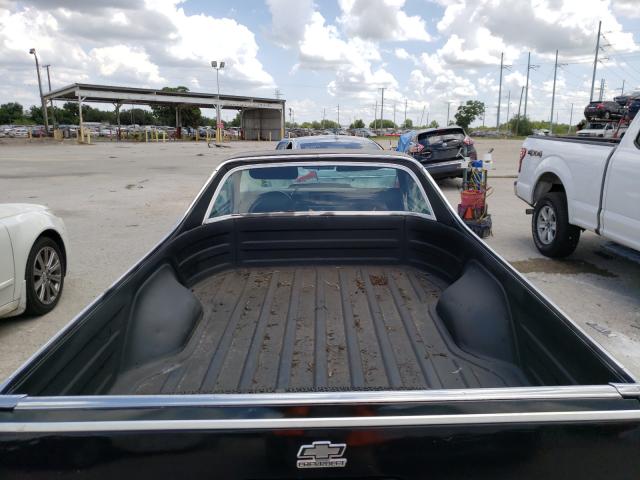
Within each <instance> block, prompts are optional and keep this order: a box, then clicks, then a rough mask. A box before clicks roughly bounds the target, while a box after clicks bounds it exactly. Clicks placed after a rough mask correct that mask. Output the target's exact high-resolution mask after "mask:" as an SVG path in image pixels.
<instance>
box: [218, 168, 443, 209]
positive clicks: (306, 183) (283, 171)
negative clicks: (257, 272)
mask: <svg viewBox="0 0 640 480" xmlns="http://www.w3.org/2000/svg"><path fill="white" fill-rule="evenodd" d="M276 212H412V213H418V214H423V215H427V216H431V215H432V211H431V208H430V206H429V203H428V200H427V199H426V196H425V194H424V191H423V190H422V188H421V186H420V185H419V184H418V183H417V181H416V179H415V177H414V176H413V175H412V174H410V173H409V172H408V171H406V170H404V169H402V168H398V167H395V166H373V165H354V164H342V163H332V164H323V163H318V164H288V165H286V166H256V167H243V168H240V169H237V170H235V171H233V173H231V174H229V175H228V176H227V177H226V179H225V180H224V182H223V184H222V185H221V186H220V187H219V188H218V191H217V192H216V196H215V198H214V200H213V202H212V206H211V210H210V213H209V215H208V218H215V217H221V216H225V215H235V214H247V213H276Z"/></svg>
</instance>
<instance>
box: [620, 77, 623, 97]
mask: <svg viewBox="0 0 640 480" xmlns="http://www.w3.org/2000/svg"><path fill="white" fill-rule="evenodd" d="M620 95H624V79H623V80H622V88H620Z"/></svg>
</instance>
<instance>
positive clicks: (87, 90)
mask: <svg viewBox="0 0 640 480" xmlns="http://www.w3.org/2000/svg"><path fill="white" fill-rule="evenodd" d="M44 98H45V100H69V101H78V100H79V99H82V101H83V102H97V103H114V104H118V103H119V104H137V105H192V106H196V107H202V108H212V107H213V106H215V105H217V104H218V103H220V106H221V107H222V108H233V109H239V108H268V109H274V110H284V104H285V100H283V99H277V98H260V97H244V96H238V95H223V94H221V95H220V99H219V100H218V95H217V94H215V93H198V92H165V91H163V90H154V89H152V88H132V87H121V86H114V85H91V84H86V83H73V84H71V85H67V86H66V87H62V88H59V89H57V90H53V91H51V92H48V93H45V94H44Z"/></svg>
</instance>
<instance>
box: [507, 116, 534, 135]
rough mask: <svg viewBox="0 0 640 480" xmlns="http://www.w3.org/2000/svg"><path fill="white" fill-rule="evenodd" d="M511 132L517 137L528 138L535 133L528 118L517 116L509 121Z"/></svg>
mask: <svg viewBox="0 0 640 480" xmlns="http://www.w3.org/2000/svg"><path fill="white" fill-rule="evenodd" d="M509 130H510V131H512V132H513V133H514V134H515V135H519V136H526V135H531V134H532V133H533V127H532V126H531V122H530V121H529V118H528V117H525V116H522V115H521V116H520V117H518V115H515V116H514V117H513V118H512V119H511V120H509Z"/></svg>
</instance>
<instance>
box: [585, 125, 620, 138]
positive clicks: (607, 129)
mask: <svg viewBox="0 0 640 480" xmlns="http://www.w3.org/2000/svg"><path fill="white" fill-rule="evenodd" d="M616 129H617V123H614V122H600V123H595V122H591V123H588V124H587V125H586V126H585V128H583V129H581V130H578V131H577V132H576V135H577V136H578V137H606V138H611V137H613V135H614V133H615V131H616Z"/></svg>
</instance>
